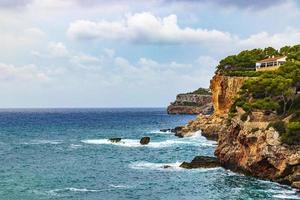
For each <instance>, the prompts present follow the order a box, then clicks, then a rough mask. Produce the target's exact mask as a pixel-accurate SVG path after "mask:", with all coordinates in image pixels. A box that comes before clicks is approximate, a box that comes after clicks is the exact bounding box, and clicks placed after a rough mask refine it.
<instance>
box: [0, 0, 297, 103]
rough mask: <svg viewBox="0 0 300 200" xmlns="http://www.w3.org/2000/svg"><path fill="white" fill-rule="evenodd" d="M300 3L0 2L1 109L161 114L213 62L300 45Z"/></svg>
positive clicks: (199, 81) (205, 82) (205, 80)
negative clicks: (141, 109) (104, 109)
mask: <svg viewBox="0 0 300 200" xmlns="http://www.w3.org/2000/svg"><path fill="white" fill-rule="evenodd" d="M299 19H300V5H299V1H297V0H264V1H261V0H252V1H246V0H136V1H133V0H110V1H107V0H0V46H1V48H0V91H1V98H0V107H2V108H15V107H22V108H27V107H28V108H32V107H37V108H40V107H165V106H167V105H168V104H169V103H170V102H171V101H173V100H174V99H175V96H176V94H178V93H183V92H189V91H193V90H195V89H197V88H199V87H209V81H210V79H211V77H212V76H213V74H214V71H215V67H216V66H217V64H218V62H219V60H220V59H222V58H223V57H225V56H228V55H230V54H235V53H238V52H239V51H241V50H245V49H251V48H263V47H267V46H273V47H275V48H280V47H282V46H284V45H294V44H300V20H299Z"/></svg>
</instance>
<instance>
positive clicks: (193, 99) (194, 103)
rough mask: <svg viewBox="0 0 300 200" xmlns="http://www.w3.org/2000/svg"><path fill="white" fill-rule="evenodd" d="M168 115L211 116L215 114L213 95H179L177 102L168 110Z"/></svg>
mask: <svg viewBox="0 0 300 200" xmlns="http://www.w3.org/2000/svg"><path fill="white" fill-rule="evenodd" d="M167 112H168V114H191V115H192V114H200V113H203V114H205V115H209V114H211V113H212V112H213V106H212V103H211V95H201V94H191V93H187V94H178V95H177V97H176V101H174V102H172V103H171V105H169V106H168V108H167Z"/></svg>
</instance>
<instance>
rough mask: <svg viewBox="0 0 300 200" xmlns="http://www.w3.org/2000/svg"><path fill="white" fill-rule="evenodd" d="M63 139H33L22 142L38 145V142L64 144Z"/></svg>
mask: <svg viewBox="0 0 300 200" xmlns="http://www.w3.org/2000/svg"><path fill="white" fill-rule="evenodd" d="M62 143H63V141H62V140H31V141H30V142H24V143H21V144H25V145H36V144H55V145H57V144H62Z"/></svg>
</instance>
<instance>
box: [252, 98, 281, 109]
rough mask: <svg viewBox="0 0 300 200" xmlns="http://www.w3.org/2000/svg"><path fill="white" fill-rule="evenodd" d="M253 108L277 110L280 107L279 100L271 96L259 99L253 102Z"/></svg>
mask: <svg viewBox="0 0 300 200" xmlns="http://www.w3.org/2000/svg"><path fill="white" fill-rule="evenodd" d="M251 107H252V108H256V109H259V110H277V109H278V108H279V104H278V102H276V101H274V100H272V99H271V98H268V97H267V98H264V99H257V100H255V101H254V102H253V103H252V104H251Z"/></svg>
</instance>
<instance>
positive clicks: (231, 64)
mask: <svg viewBox="0 0 300 200" xmlns="http://www.w3.org/2000/svg"><path fill="white" fill-rule="evenodd" d="M270 56H287V60H289V61H294V60H298V61H300V45H295V46H285V47H282V48H281V49H280V50H276V49H274V48H273V47H267V48H265V49H252V50H245V51H242V52H240V53H239V54H236V55H230V56H227V57H226V58H224V59H222V60H221V61H220V63H219V65H218V66H217V72H218V73H221V74H223V75H227V76H248V77H256V76H260V75H261V74H263V73H265V72H256V71H255V63H256V62H257V61H259V60H262V59H266V58H268V57H270Z"/></svg>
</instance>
